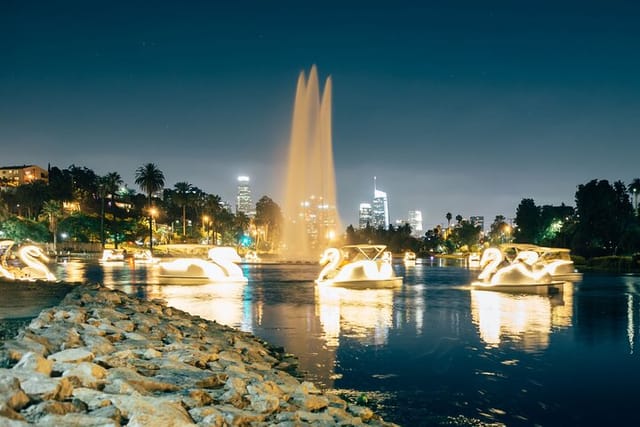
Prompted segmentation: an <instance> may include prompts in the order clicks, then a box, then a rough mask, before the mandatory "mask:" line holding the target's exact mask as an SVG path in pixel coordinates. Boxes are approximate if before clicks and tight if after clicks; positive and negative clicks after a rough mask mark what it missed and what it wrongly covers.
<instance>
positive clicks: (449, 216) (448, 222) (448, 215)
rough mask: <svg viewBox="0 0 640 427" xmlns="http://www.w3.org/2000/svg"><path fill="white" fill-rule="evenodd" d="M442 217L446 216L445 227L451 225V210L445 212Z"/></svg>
mask: <svg viewBox="0 0 640 427" xmlns="http://www.w3.org/2000/svg"><path fill="white" fill-rule="evenodd" d="M444 217H445V218H447V228H449V226H450V225H451V218H453V215H451V212H447V214H446V215H445V216H444Z"/></svg>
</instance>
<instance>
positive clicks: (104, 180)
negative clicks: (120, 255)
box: [98, 172, 122, 249]
mask: <svg viewBox="0 0 640 427" xmlns="http://www.w3.org/2000/svg"><path fill="white" fill-rule="evenodd" d="M121 185H122V177H120V174H119V173H118V172H109V173H108V174H106V175H105V176H103V177H100V178H98V193H99V194H100V200H101V202H100V239H101V242H102V247H103V248H104V240H105V239H104V204H105V198H106V196H107V195H108V196H111V197H110V199H111V202H110V206H111V215H112V216H113V223H112V227H111V228H112V230H111V231H112V232H113V240H114V244H115V247H116V249H118V232H117V229H116V224H117V222H116V221H117V220H116V203H115V202H116V194H117V192H118V190H119V189H120V186H121Z"/></svg>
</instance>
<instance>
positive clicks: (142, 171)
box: [135, 163, 164, 252]
mask: <svg viewBox="0 0 640 427" xmlns="http://www.w3.org/2000/svg"><path fill="white" fill-rule="evenodd" d="M135 183H136V184H137V185H138V186H140V189H141V190H142V191H144V192H145V193H146V194H147V200H148V210H149V212H148V213H149V250H150V251H151V252H153V210H152V205H151V196H152V195H153V193H155V192H156V191H160V190H162V187H164V174H163V173H162V171H161V170H160V169H158V167H157V166H156V165H155V164H154V163H147V164H145V165H142V166H140V167H139V168H138V169H136V179H135Z"/></svg>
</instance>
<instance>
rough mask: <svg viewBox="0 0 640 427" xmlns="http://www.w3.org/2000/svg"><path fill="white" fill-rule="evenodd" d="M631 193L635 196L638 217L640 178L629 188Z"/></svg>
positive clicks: (632, 182)
mask: <svg viewBox="0 0 640 427" xmlns="http://www.w3.org/2000/svg"><path fill="white" fill-rule="evenodd" d="M628 188H629V192H630V193H631V194H632V195H633V209H635V211H636V215H638V193H640V178H635V179H634V180H633V181H631V184H629V186H628Z"/></svg>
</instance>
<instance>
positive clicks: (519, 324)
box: [471, 285, 572, 352]
mask: <svg viewBox="0 0 640 427" xmlns="http://www.w3.org/2000/svg"><path fill="white" fill-rule="evenodd" d="M569 286H571V285H569ZM569 295H572V294H571V291H570V290H569ZM571 312H572V306H571V304H565V302H564V301H563V299H562V294H560V295H555V296H552V297H550V296H543V295H526V294H509V293H502V292H495V291H486V290H475V289H474V290H471V317H472V319H473V322H474V323H475V324H476V325H477V327H478V330H479V333H480V338H481V339H482V341H484V342H485V343H487V344H488V345H489V346H490V347H498V346H499V345H500V344H501V342H502V341H504V340H505V339H509V341H510V342H512V343H514V344H515V346H516V347H517V348H520V349H522V350H524V351H526V352H536V351H540V350H544V349H546V348H547V347H548V346H549V337H550V335H551V329H552V328H553V327H568V326H570V324H571Z"/></svg>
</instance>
